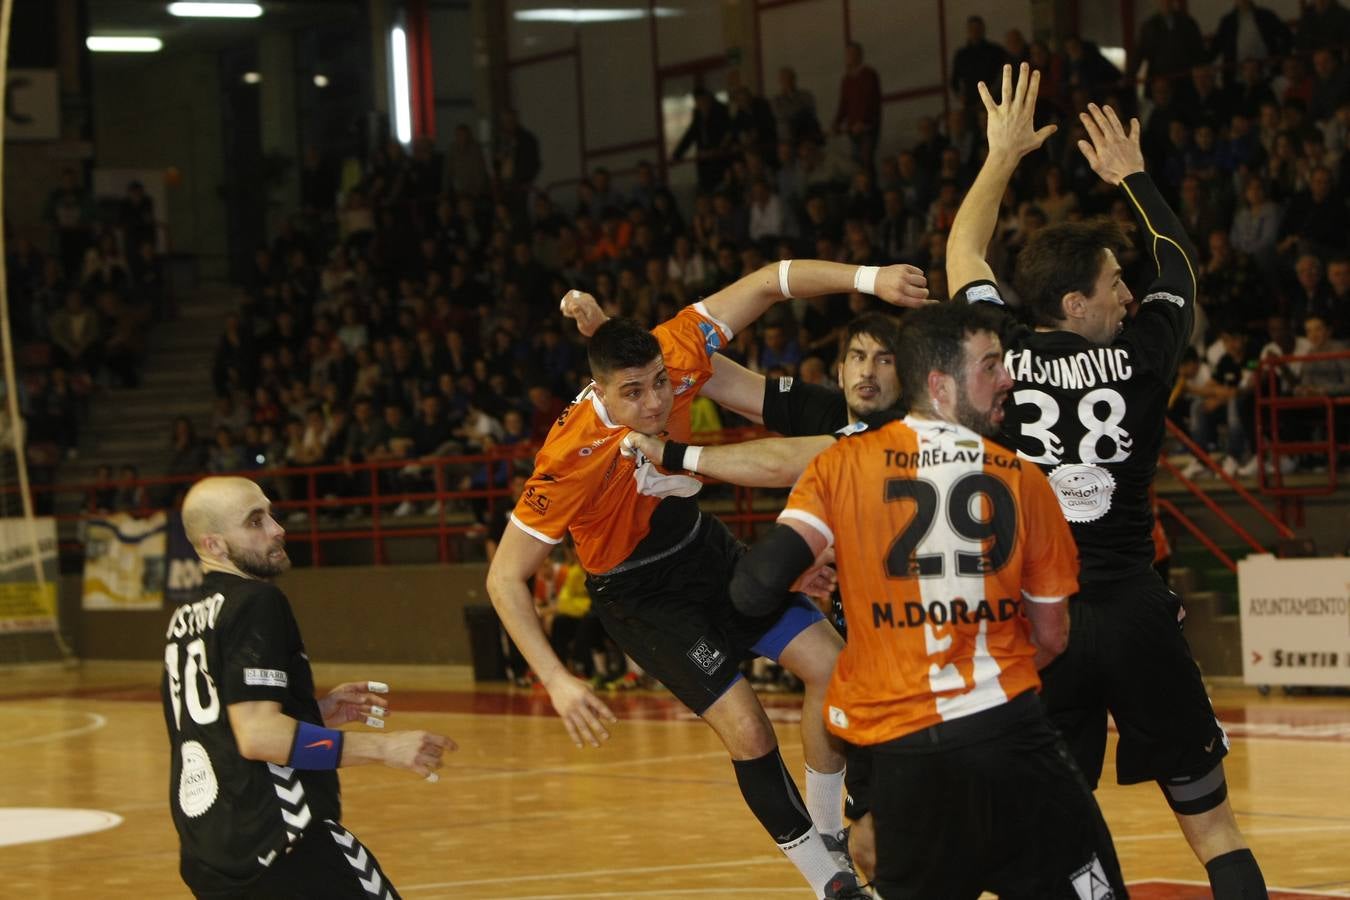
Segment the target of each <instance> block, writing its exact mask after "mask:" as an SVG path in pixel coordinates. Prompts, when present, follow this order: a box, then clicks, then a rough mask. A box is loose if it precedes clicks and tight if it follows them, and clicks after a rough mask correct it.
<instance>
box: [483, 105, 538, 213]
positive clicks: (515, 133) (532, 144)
mask: <svg viewBox="0 0 1350 900" xmlns="http://www.w3.org/2000/svg"><path fill="white" fill-rule="evenodd" d="M499 121H500V123H501V127H500V129H499V130H498V132H497V143H496V146H495V147H493V151H492V160H493V165H494V167H495V169H496V176H497V184H498V185H499V186H500V187H501V190H502V193H503V195H504V196H505V197H506V198H507V200H508V205H509V206H511V208H512V210H513V211H514V212H515V213H516V215H517V216H518V217H520V218H521V219H523V218H524V217H525V209H526V206H525V198H526V196H527V195H528V194H529V191H530V187H531V186H532V185H533V184H534V179H535V176H537V175H538V174H539V166H540V161H539V139H538V138H536V137H535V136H534V134H533V133H532V132H530V131H529V130H527V129H526V128H525V127H524V126H522V125H521V124H520V118H519V116H517V115H516V111H515V110H513V109H506V110H503V111H502V114H501V118H500V120H499Z"/></svg>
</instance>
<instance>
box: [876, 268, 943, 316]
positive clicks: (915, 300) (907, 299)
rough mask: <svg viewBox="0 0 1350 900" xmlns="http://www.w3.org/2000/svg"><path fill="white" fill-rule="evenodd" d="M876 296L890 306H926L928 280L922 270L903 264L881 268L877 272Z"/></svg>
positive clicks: (929, 301)
mask: <svg viewBox="0 0 1350 900" xmlns="http://www.w3.org/2000/svg"><path fill="white" fill-rule="evenodd" d="M874 290H875V292H876V295H877V296H878V297H880V298H881V299H882V300H885V301H886V302H887V303H889V304H891V305H892V306H926V305H928V304H929V303H932V302H933V301H932V300H930V299H929V298H928V279H927V278H925V277H924V274H923V270H922V269H919V268H916V267H914V266H911V265H906V264H904V263H901V264H898V265H894V266H883V267H882V268H881V271H879V272H877V283H876V287H875V288H874Z"/></svg>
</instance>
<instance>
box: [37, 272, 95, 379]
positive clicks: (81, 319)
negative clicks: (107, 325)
mask: <svg viewBox="0 0 1350 900" xmlns="http://www.w3.org/2000/svg"><path fill="white" fill-rule="evenodd" d="M47 332H48V333H49V334H50V335H51V337H52V344H53V345H54V347H55V357H56V363H57V365H59V366H62V367H63V368H66V369H78V370H80V371H82V372H84V373H85V374H87V375H89V376H90V377H93V376H94V375H96V374H98V370H99V368H100V367H101V366H102V365H103V343H102V338H103V326H102V324H101V323H100V321H99V315H98V312H97V311H96V310H94V309H91V308H90V307H89V306H88V305H87V304H86V303H85V302H84V294H83V293H81V292H80V291H78V290H72V291H67V292H66V299H65V305H64V307H62V308H61V309H60V310H58V311H56V312H54V313H52V317H51V319H50V320H49V321H48V324H47Z"/></svg>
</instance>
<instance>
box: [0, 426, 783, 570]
mask: <svg viewBox="0 0 1350 900" xmlns="http://www.w3.org/2000/svg"><path fill="white" fill-rule="evenodd" d="M764 434H765V432H764V430H763V429H762V428H759V427H751V428H731V429H723V430H722V431H720V432H712V433H705V434H700V435H699V438H698V439H699V441H700V442H702V443H705V444H718V443H726V442H731V441H744V440H749V439H750V438H754V437H762V436H763V435H764ZM537 449H538V447H537V445H534V444H514V445H509V446H498V447H495V448H493V449H491V450H489V451H487V452H485V453H481V454H474V455H460V456H443V457H435V458H413V459H393V460H380V461H375V462H363V463H350V464H341V463H340V464H333V465H320V466H303V467H284V468H265V469H249V470H244V471H239V472H234V473H229V474H235V475H240V476H242V477H245V478H250V479H252V480H254V481H257V482H258V483H259V484H261V485H263V486H264V489H265V490H266V491H267V493H268V496H269V497H270V498H271V499H272V501H273V507H274V509H275V511H276V516H277V519H278V521H280V522H281V523H282V524H283V525H284V526H286V528H287V532H288V533H289V540H290V541H291V542H292V545H294V544H295V543H300V544H303V545H306V546H307V547H308V549H309V564H310V565H315V566H319V565H323V564H324V546H325V545H327V544H332V543H333V542H336V541H353V540H369V541H370V542H371V543H372V547H373V552H374V561H375V563H376V564H377V565H383V564H386V563H387V562H388V561H389V554H388V548H387V543H388V541H391V540H405V539H410V538H435V539H436V544H437V553H436V559H437V561H438V562H455V561H458V560H459V558H460V553H459V547H458V545H457V543H456V542H457V540H459V539H476V538H481V537H483V536H484V530H483V525H482V523H481V522H480V521H479V519H478V518H477V517H475V516H474V515H472V514H470V511H469V510H468V509H467V508H466V504H470V503H473V502H481V503H483V504H485V508H484V509H483V510H481V511H480V512H481V513H482V518H483V519H490V517H491V516H492V515H493V514H494V513H495V512H496V505H497V504H499V503H504V502H511V497H510V488H509V481H510V477H511V470H512V467H513V466H515V465H518V464H521V462H522V461H528V460H532V459H533V457H534V454H535V452H536V451H537ZM524 465H528V462H525V463H524ZM414 470H415V471H414ZM201 477H202V474H200V473H198V474H185V475H166V476H160V477H144V478H136V479H133V480H116V481H100V482H79V483H64V484H34V485H31V491H32V494H33V499H34V505H35V506H36V507H38V508H39V509H42V508H44V507H45V508H46V509H48V510H50V511H49V512H44V513H42V515H47V516H51V517H53V518H55V519H56V520H57V522H58V523H62V522H65V523H78V522H80V521H82V520H84V519H86V518H88V517H90V516H91V515H101V514H102V513H103V512H104V511H103V510H98V511H95V510H91V509H89V504H88V498H89V497H91V496H92V495H95V494H97V493H100V492H108V491H118V490H121V491H126V490H133V491H134V492H135V493H136V494H139V495H140V496H141V497H142V498H143V499H142V501H141V502H140V503H138V504H136V505H135V506H134V507H133V508H129V509H123V510H121V511H124V512H131V513H133V514H137V515H147V514H149V513H152V512H156V511H158V510H161V509H165V508H167V507H168V506H170V505H171V504H168V503H163V502H156V501H154V500H152V499H151V498H152V497H155V496H158V497H163V496H164V495H166V494H167V495H170V496H172V495H173V494H174V493H177V491H176V488H183V489H186V488H187V486H188V485H190V484H192V483H193V482H195V481H197V480H198V479H199V478H201ZM465 479H468V480H469V482H470V486H468V487H464V486H462V483H463V482H464V480H465ZM17 493H18V488H17V487H16V486H12V485H11V486H0V495H6V494H9V495H17ZM63 497H64V498H71V497H73V498H75V502H67V503H58V498H63ZM404 502H407V503H410V504H413V506H414V507H421V508H422V511H421V512H420V514H419V515H416V516H406V517H405V516H396V515H394V514H393V512H392V508H393V507H394V506H395V505H397V504H402V503H404ZM61 507H64V508H65V510H66V511H58V509H60V508H61ZM730 507H731V508H730V511H729V512H728V511H726V510H725V509H722V510H719V513H718V514H719V517H720V518H721V519H722V520H723V521H724V522H726V523H727V525H728V526H729V527H731V528H732V529H733V530H734V531H736V533H737V534H739V535H741V536H743V537H749V536H750V535H751V534H752V532H753V529H754V526H755V524H756V523H758V522H763V521H771V520H773V518H774V517H775V516H776V515H777V512H778V511H777V510H776V509H775V510H764V511H759V510H756V508H755V503H754V491H753V490H752V489H749V488H739V487H738V488H733V489H732V494H731V499H730ZM428 509H430V510H432V511H431V512H428V511H427V510H428ZM352 511H357V512H358V513H359V515H357V516H355V520H353V519H352V518H348V517H349V516H351V514H352ZM296 512H300V513H303V514H304V519H303V521H300V522H292V521H291V516H292V514H294V513H296ZM428 519H430V520H431V521H430V522H428V521H427V520H428ZM61 549H62V552H65V553H68V554H75V555H78V554H79V553H81V552H82V544H81V543H80V542H79V541H76V540H65V541H62V545H61Z"/></svg>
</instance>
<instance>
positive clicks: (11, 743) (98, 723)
mask: <svg viewBox="0 0 1350 900" xmlns="http://www.w3.org/2000/svg"><path fill="white" fill-rule="evenodd" d="M24 711H25V712H28V713H38V714H40V715H41V714H58V713H59V714H62V715H72V714H73V715H78V716H85V717H87V718H88V719H90V721H89V722H86V723H85V724H84V725H81V726H79V727H77V728H67V729H66V730H65V731H53V732H51V733H50V734H38V735H33V736H31V737H24V738H11V739H8V740H0V747H20V746H23V745H24V744H40V743H42V742H43V741H56V740H60V739H61V738H67V737H79V736H80V735H82V734H91V733H93V732H95V731H98V730H99V729H101V728H104V727H106V726H107V724H108V717H107V716H104V715H100V714H99V713H94V712H85V711H84V710H73V711H72V710H65V709H29V710H24Z"/></svg>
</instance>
